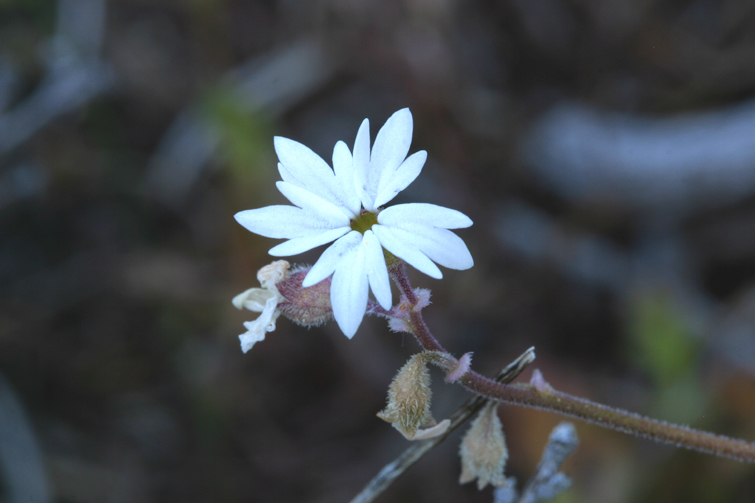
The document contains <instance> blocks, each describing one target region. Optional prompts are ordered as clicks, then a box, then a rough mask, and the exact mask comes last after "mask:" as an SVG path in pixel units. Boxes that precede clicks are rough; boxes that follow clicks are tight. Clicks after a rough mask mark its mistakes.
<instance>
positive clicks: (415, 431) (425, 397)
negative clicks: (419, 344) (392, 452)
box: [378, 353, 448, 440]
mask: <svg viewBox="0 0 755 503" xmlns="http://www.w3.org/2000/svg"><path fill="white" fill-rule="evenodd" d="M427 356H428V355H427V353H419V354H416V355H414V356H412V357H411V358H410V359H409V361H408V362H406V364H405V365H404V366H403V367H401V369H400V370H399V371H398V374H396V377H395V378H394V379H393V382H392V383H391V385H390V387H389V388H388V406H387V407H386V408H385V409H384V410H383V411H381V412H379V413H378V417H379V418H380V419H383V420H384V421H387V422H389V423H392V424H393V427H394V428H396V429H397V430H398V431H399V432H401V434H402V435H404V436H405V437H406V438H407V439H409V440H414V439H415V438H417V437H418V436H420V435H421V436H422V437H423V438H427V436H426V435H425V433H427V432H426V430H421V429H420V428H421V427H427V426H435V420H434V419H433V417H432V415H431V414H430V399H431V397H432V392H431V391H430V372H428V370H427V365H426V364H427ZM447 427H448V426H445V428H442V431H434V435H439V434H441V433H443V432H444V431H445V429H446V428H447Z"/></svg>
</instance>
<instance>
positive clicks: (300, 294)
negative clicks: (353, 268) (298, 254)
mask: <svg viewBox="0 0 755 503" xmlns="http://www.w3.org/2000/svg"><path fill="white" fill-rule="evenodd" d="M309 269H310V268H309V267H303V268H298V269H296V270H294V271H293V272H291V273H289V275H288V276H287V277H286V279H284V280H283V281H281V282H280V283H277V284H276V287H277V288H278V291H279V292H280V294H281V295H282V296H283V298H284V299H285V302H281V303H280V304H278V309H279V310H280V312H281V313H282V314H283V315H284V316H285V317H286V318H288V319H290V320H291V321H293V322H296V323H298V324H300V325H304V326H308V327H309V326H316V325H322V324H323V323H325V322H326V321H328V320H330V319H331V318H333V307H332V305H331V304H330V282H331V278H327V279H324V280H322V281H320V282H319V283H317V284H315V285H312V286H310V287H307V288H304V287H303V286H302V281H304V278H305V277H306V276H307V273H308V272H309Z"/></svg>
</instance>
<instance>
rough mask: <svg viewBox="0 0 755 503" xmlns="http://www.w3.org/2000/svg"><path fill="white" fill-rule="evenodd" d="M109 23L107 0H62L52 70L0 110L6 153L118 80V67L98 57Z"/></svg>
mask: <svg viewBox="0 0 755 503" xmlns="http://www.w3.org/2000/svg"><path fill="white" fill-rule="evenodd" d="M104 24H105V2H104V0H82V1H79V0H60V1H59V2H58V23H57V30H56V33H55V35H54V36H53V37H52V39H51V41H50V43H49V46H48V48H47V53H46V59H47V73H46V75H45V76H44V78H43V79H42V82H41V83H40V84H39V86H38V87H37V89H36V90H35V91H34V92H33V93H32V94H31V95H30V96H29V97H28V98H27V99H26V100H24V101H23V102H21V103H19V104H18V105H17V106H16V107H14V108H13V109H11V110H9V111H7V112H6V113H4V114H3V115H0V156H2V155H4V154H7V153H8V152H10V151H11V150H13V149H14V148H16V147H18V146H19V145H21V144H22V143H24V142H25V141H27V140H29V139H30V138H31V137H32V136H34V135H35V134H36V133H37V132H38V131H39V130H41V129H42V128H43V127H45V126H47V124H49V123H50V122H52V121H53V120H54V119H56V118H58V117H59V116H61V115H64V114H66V113H69V112H71V111H74V110H76V109H78V108H79V107H81V106H82V105H84V104H85V103H87V102H89V101H90V100H92V99H93V98H95V97H96V96H99V95H100V94H102V93H104V92H105V91H107V90H108V89H110V88H111V87H112V86H113V85H114V83H115V77H114V74H113V72H112V70H111V69H110V67H109V66H108V65H107V64H106V63H104V62H103V61H102V60H100V59H99V58H98V54H99V51H100V46H101V45H102V34H103V31H104Z"/></svg>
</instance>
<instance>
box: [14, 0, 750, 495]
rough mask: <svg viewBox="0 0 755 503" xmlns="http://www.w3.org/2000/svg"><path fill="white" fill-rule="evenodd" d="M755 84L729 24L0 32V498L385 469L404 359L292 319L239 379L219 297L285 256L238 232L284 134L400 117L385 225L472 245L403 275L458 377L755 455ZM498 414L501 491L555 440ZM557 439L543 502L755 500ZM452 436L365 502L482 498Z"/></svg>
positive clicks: (375, 21)
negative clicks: (644, 417)
mask: <svg viewBox="0 0 755 503" xmlns="http://www.w3.org/2000/svg"><path fill="white" fill-rule="evenodd" d="M753 62H755V4H753V3H752V2H750V1H748V0H721V1H712V0H641V1H635V2H622V1H617V0H501V1H495V2H494V1H480V2H469V1H467V2H461V1H458V0H402V1H401V0H382V1H378V0H363V1H358V0H320V1H316V2H295V1H286V0H278V1H275V0H269V1H242V0H192V1H188V2H181V1H178V0H149V1H147V0H108V1H107V2H106V1H104V0H58V1H57V2H55V1H52V0H5V1H3V2H0V500H2V501H4V502H20V501H24V502H27V501H34V502H40V503H44V502H60V503H88V502H113V503H115V502H118V503H121V502H123V503H126V502H153V501H154V502H161V501H166V502H207V501H212V502H317V503H319V502H323V503H324V502H338V501H343V502H346V501H349V500H350V498H352V497H353V496H354V495H355V494H356V493H357V492H358V491H359V490H360V489H361V487H362V486H363V485H364V484H365V483H366V482H367V481H368V480H369V479H370V478H371V477H372V476H373V475H374V474H376V473H377V471H378V470H379V469H380V468H381V467H382V466H383V465H384V464H385V463H387V462H389V461H391V460H392V459H394V458H395V457H396V456H397V455H398V454H399V453H400V452H401V451H402V450H403V449H404V448H405V447H406V446H407V445H408V443H407V441H405V440H404V439H403V438H402V437H401V436H400V435H399V434H398V433H396V432H395V431H394V430H393V429H392V428H391V427H390V426H389V425H388V424H387V423H384V422H383V421H381V420H379V419H378V418H376V417H375V414H376V413H377V412H378V411H379V410H381V409H382V407H383V406H384V404H385V397H386V390H387V387H388V384H389V383H390V381H391V379H392V377H393V375H394V374H395V372H396V370H397V369H398V368H399V367H400V366H401V365H402V364H403V363H404V361H405V360H406V359H407V358H408V357H409V356H410V355H411V354H412V353H414V352H415V351H416V350H417V346H416V344H415V342H414V341H413V340H412V339H411V338H410V337H408V336H404V335H401V334H395V333H390V332H389V331H388V329H387V327H386V324H385V322H384V321H382V320H378V319H374V318H370V319H366V321H365V322H364V323H363V324H362V326H361V328H360V330H359V333H358V334H357V335H356V337H354V339H353V340H352V341H349V340H347V339H346V338H345V337H344V336H343V335H342V334H341V333H340V332H339V330H338V329H337V326H336V325H335V324H334V323H329V324H327V325H325V326H323V327H320V328H313V329H310V330H307V329H303V328H301V327H298V326H295V325H294V324H292V323H290V322H289V321H287V320H284V319H281V320H280V321H279V323H278V329H277V330H276V331H275V332H273V333H271V334H269V335H268V337H267V339H266V340H265V341H264V342H262V343H259V344H258V345H256V346H255V347H254V349H253V350H252V351H251V352H250V353H248V354H246V355H244V354H242V352H241V350H240V348H239V341H238V337H237V336H238V334H240V333H241V332H243V327H242V322H243V321H248V320H251V319H254V317H255V315H254V314H253V313H250V312H243V313H241V312H238V311H236V310H235V309H234V308H233V307H232V305H231V302H230V301H231V298H232V297H233V296H234V295H235V294H237V293H239V292H241V291H243V290H246V289H247V288H250V287H253V286H258V283H257V280H256V277H255V275H256V271H257V270H258V269H259V268H260V267H262V266H263V265H265V264H267V263H269V262H270V261H271V260H272V259H271V257H270V256H269V255H267V250H268V249H269V248H271V247H272V246H273V245H274V244H276V243H277V241H276V240H271V239H265V238H261V237H259V236H256V235H252V234H251V233H249V232H247V231H246V230H245V229H243V228H242V227H241V226H239V225H238V224H236V222H235V221H234V220H233V214H234V213H236V212H238V211H241V210H244V209H249V208H258V207H261V206H265V205H269V204H282V203H284V202H285V200H284V198H283V197H282V196H281V195H280V194H278V193H277V191H275V190H274V185H273V184H274V182H275V181H276V180H277V179H278V174H277V170H276V168H275V166H276V156H275V152H274V150H273V140H272V138H273V136H274V135H281V136H285V137H288V138H292V139H294V140H297V141H299V142H301V143H304V144H305V145H307V146H309V147H311V148H312V149H313V150H315V151H316V152H317V153H319V154H320V155H321V156H322V157H323V158H325V159H326V160H328V161H329V160H330V158H331V155H332V148H333V146H334V144H335V142H336V141H338V140H344V141H346V142H347V143H348V144H349V145H350V146H351V145H353V141H354V137H355V135H356V131H357V128H358V126H359V123H360V122H361V120H362V119H364V118H365V117H367V118H369V119H370V121H371V124H372V129H373V131H372V134H373V137H374V134H375V133H376V131H377V129H378V127H379V126H381V125H382V124H383V122H384V121H385V119H387V118H388V117H389V116H390V115H391V114H392V113H393V112H394V111H396V110H398V109H400V108H403V107H406V106H408V107H410V108H411V110H412V113H413V114H414V124H415V132H414V139H413V144H412V150H411V151H412V152H414V151H417V150H427V152H428V162H427V164H426V165H425V168H424V171H423V173H422V175H421V176H420V177H419V179H418V180H417V181H416V182H414V183H413V184H412V185H411V186H410V187H409V188H408V189H407V190H406V191H404V192H403V193H402V194H400V196H399V197H398V198H397V199H396V200H395V202H408V201H421V202H429V203H435V204H440V205H443V206H448V207H451V208H455V209H458V210H461V211H463V212H464V213H466V214H467V215H469V216H470V217H471V218H472V219H473V220H474V222H475V225H474V226H473V227H472V228H470V229H465V230H460V231H459V235H460V236H462V238H463V239H464V240H465V241H466V242H467V244H468V246H469V248H470V250H471V252H472V255H473V256H474V258H475V267H474V268H472V269H471V270H469V271H462V272H459V271H444V274H445V277H444V279H443V280H442V281H436V280H433V279H431V278H429V277H426V276H422V275H419V274H416V275H415V276H414V281H415V285H416V286H421V287H426V288H431V289H432V292H433V301H434V304H433V305H431V306H430V307H429V308H428V309H426V310H425V313H426V318H427V321H428V324H429V325H430V327H431V329H433V330H434V332H435V335H436V336H437V337H438V338H439V339H440V340H441V341H442V343H444V344H445V345H446V347H447V348H448V349H449V350H450V351H452V352H454V353H455V354H461V353H463V352H466V351H474V353H475V360H474V366H475V368H476V369H477V370H479V371H481V372H483V373H487V374H490V375H492V374H494V373H495V372H497V371H498V370H499V369H500V368H502V367H503V366H505V365H506V364H507V363H509V362H510V361H511V360H512V359H514V358H515V357H517V356H518V355H519V354H521V353H522V352H523V351H524V350H526V349H527V348H528V347H530V346H533V345H534V346H535V347H536V348H537V357H538V358H537V360H536V362H535V366H537V367H539V368H540V369H541V370H542V371H543V373H544V375H545V378H546V380H548V381H549V382H550V383H551V384H552V385H553V386H555V387H556V388H559V389H561V390H564V391H566V392H569V393H573V394H577V395H580V396H584V397H587V398H590V399H593V400H596V401H599V402H602V403H606V404H610V405H614V406H619V407H623V408H627V409H631V410H634V411H637V412H640V413H643V414H649V415H652V416H655V417H658V418H660V419H665V420H669V421H673V422H680V423H685V424H690V425H693V426H695V427H699V428H704V429H708V430H712V431H715V432H718V433H722V434H726V435H730V436H735V437H743V438H747V439H751V440H752V439H755V328H754V326H755V325H753V323H754V322H755V288H754V287H755V133H754V131H755V65H754V64H753ZM320 251H321V250H315V251H313V252H311V253H307V254H304V255H302V256H300V257H294V258H292V259H290V260H291V261H292V262H298V263H313V262H314V260H316V258H317V256H318V254H319V253H320ZM531 372H532V369H528V370H527V371H526V372H525V374H524V375H523V376H522V378H521V379H528V378H529V375H530V374H531ZM434 377H435V380H436V381H437V382H436V383H435V384H436V385H437V386H436V387H435V400H434V404H433V409H434V415H435V417H436V418H438V419H440V418H443V417H445V415H447V414H448V413H450V412H451V411H452V410H454V409H455V408H456V407H457V406H458V405H459V404H460V403H461V402H462V401H463V400H464V399H466V395H465V394H464V393H463V392H462V391H461V390H459V389H457V388H456V387H450V386H445V385H443V384H442V379H440V375H438V374H434ZM500 415H501V418H502V420H503V424H504V428H505V430H506V433H507V439H508V444H509V450H510V461H509V465H508V468H507V474H508V475H513V476H516V477H517V478H518V479H519V483H520V486H521V484H523V483H524V482H525V481H526V480H527V479H528V478H529V476H530V475H531V474H532V473H533V472H534V470H535V466H536V464H537V462H538V460H539V458H540V454H541V452H542V449H543V446H544V445H545V442H546V440H547V437H548V434H549V432H550V430H551V428H553V427H554V426H555V425H556V424H557V423H558V422H559V421H560V420H561V419H560V418H559V417H557V416H555V415H552V414H549V413H545V412H540V411H531V410H526V409H522V408H516V407H511V406H502V407H501V408H500ZM577 429H578V433H579V436H580V439H581V442H582V443H581V445H580V447H579V449H578V450H577V452H576V453H575V454H574V455H573V456H572V457H571V458H570V460H569V461H568V463H567V465H566V466H565V471H566V472H567V473H568V474H569V475H570V476H571V477H572V478H573V479H574V486H573V488H572V489H570V490H569V491H567V492H566V493H563V494H562V495H561V496H560V497H559V498H558V499H557V501H558V502H561V503H567V502H583V501H584V502H619V503H620V502H650V501H653V502H655V501H664V502H688V503H689V502H692V503H694V502H746V501H753V500H755V476H753V475H754V472H753V467H752V466H749V465H744V464H739V463H736V462H733V461H728V460H721V459H716V458H713V457H710V456H706V455H702V454H697V453H690V452H686V451H680V450H677V449H674V448H673V447H667V446H658V445H654V444H651V443H650V442H648V441H645V440H640V439H635V438H630V437H627V436H625V435H622V434H619V433H614V432H609V431H605V430H601V429H599V428H597V427H593V426H589V425H585V424H579V423H578V424H577ZM462 430H463V429H462ZM459 437H460V432H457V433H456V434H455V435H454V436H452V437H451V438H450V439H449V440H447V441H446V442H445V443H444V444H443V445H442V446H441V447H439V448H438V449H436V450H435V451H434V452H432V453H430V454H429V455H428V456H426V457H425V458H424V459H423V460H421V461H420V462H419V463H418V464H417V465H415V466H414V467H413V468H411V469H410V470H409V471H408V473H406V474H405V476H404V477H402V478H401V479H400V480H399V481H398V482H397V483H396V484H395V485H394V486H393V487H392V488H390V489H389V490H388V492H387V493H386V494H384V495H383V497H382V499H381V500H380V501H386V502H387V501H391V502H418V503H421V502H445V501H470V502H490V501H492V495H491V492H490V490H489V489H488V490H485V491H481V492H480V491H478V490H477V488H476V487H475V485H474V484H469V485H466V486H463V487H462V486H459V485H458V484H457V482H456V480H457V478H458V475H459V462H458V457H457V455H456V452H457V449H458V441H459Z"/></svg>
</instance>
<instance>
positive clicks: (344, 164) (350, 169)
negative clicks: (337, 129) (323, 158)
mask: <svg viewBox="0 0 755 503" xmlns="http://www.w3.org/2000/svg"><path fill="white" fill-rule="evenodd" d="M333 170H334V171H335V173H336V180H337V181H338V183H339V185H340V187H341V189H340V190H341V196H342V197H343V200H342V203H343V205H344V206H345V207H346V208H348V209H349V211H351V214H352V215H358V214H359V210H361V209H362V201H361V199H359V194H357V192H356V187H355V186H354V159H353V158H352V157H351V152H349V147H347V146H346V144H345V143H344V142H342V141H339V142H338V143H336V146H335V147H334V148H333Z"/></svg>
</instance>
